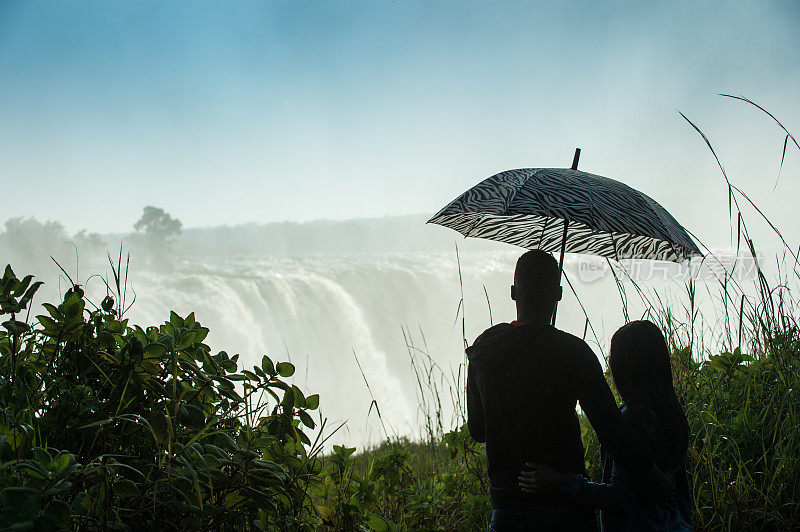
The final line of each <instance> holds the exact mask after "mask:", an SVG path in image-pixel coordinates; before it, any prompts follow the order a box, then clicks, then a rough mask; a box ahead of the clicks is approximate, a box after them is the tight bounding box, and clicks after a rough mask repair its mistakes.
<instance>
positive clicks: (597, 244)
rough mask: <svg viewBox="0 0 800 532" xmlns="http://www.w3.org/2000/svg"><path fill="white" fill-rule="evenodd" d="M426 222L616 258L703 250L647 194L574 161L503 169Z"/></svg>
mask: <svg viewBox="0 0 800 532" xmlns="http://www.w3.org/2000/svg"><path fill="white" fill-rule="evenodd" d="M578 153H579V152H578ZM577 156H578V155H577V154H576V161H575V164H574V166H577V164H576V163H577ZM428 223H435V224H438V225H443V226H445V227H449V228H451V229H455V230H456V231H458V232H459V233H461V234H463V235H464V236H470V237H475V238H486V239H489V240H497V241H500V242H506V243H508V244H514V245H517V246H520V247H523V248H527V249H541V250H543V251H549V252H556V251H561V252H562V253H563V252H567V253H588V254H592V255H599V256H601V257H607V258H610V259H615V260H620V259H626V258H632V259H655V260H666V261H673V262H681V261H683V260H685V259H687V258H690V257H692V256H696V255H702V253H701V252H700V250H699V249H698V248H697V246H696V245H695V243H694V242H693V241H692V239H691V238H690V237H689V235H688V234H687V232H686V230H685V229H684V228H683V227H682V226H681V225H680V224H679V223H678V222H677V221H676V220H675V218H673V217H672V215H670V214H669V213H668V212H667V211H666V210H665V209H664V208H663V207H662V206H661V205H659V204H658V203H656V202H655V201H654V200H653V199H652V198H650V197H649V196H647V195H645V194H643V193H641V192H639V191H638V190H635V189H633V188H631V187H629V186H627V185H625V184H623V183H620V182H619V181H615V180H613V179H609V178H607V177H603V176H599V175H594V174H589V173H587V172H582V171H578V170H574V169H570V168H520V169H518V170H507V171H505V172H500V173H499V174H496V175H494V176H492V177H490V178H488V179H485V180H484V181H481V182H480V183H478V184H477V185H475V186H474V187H472V188H471V189H469V190H468V191H466V192H464V193H463V194H461V195H460V196H459V197H458V198H456V199H455V200H453V201H452V202H451V203H449V204H448V205H447V206H446V207H445V208H443V209H442V210H441V211H439V212H438V213H437V214H436V215H435V216H434V217H433V218H431V219H430V220H429V221H428ZM565 240H566V245H564V241H565Z"/></svg>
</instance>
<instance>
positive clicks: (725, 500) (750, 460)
mask: <svg viewBox="0 0 800 532" xmlns="http://www.w3.org/2000/svg"><path fill="white" fill-rule="evenodd" d="M115 280H116V283H115V284H116V286H110V288H112V289H116V293H117V298H116V299H115V298H114V297H112V296H108V297H106V298H105V299H104V300H103V301H102V302H101V303H100V305H98V306H97V307H96V308H95V307H93V306H92V303H91V302H90V301H88V300H87V298H86V297H85V295H84V293H83V291H82V289H81V288H80V287H79V286H77V285H73V286H72V288H70V289H69V290H68V291H67V292H66V294H65V295H64V298H63V300H62V301H61V302H60V303H59V304H58V305H54V304H49V303H45V304H44V305H43V308H44V309H45V310H46V312H47V314H43V315H41V316H37V317H36V318H35V321H34V320H32V319H29V318H28V309H29V307H30V304H31V301H32V299H33V296H34V294H35V293H36V290H37V289H38V288H39V286H40V283H34V282H33V279H32V277H30V276H28V277H25V278H23V279H19V278H17V277H16V276H15V275H14V273H13V271H12V270H11V268H10V267H7V268H6V269H5V272H4V275H3V277H2V279H1V280H0V313H2V315H3V316H4V317H3V323H2V330H0V528H3V529H5V528H11V527H13V528H14V529H18V530H25V529H28V530H59V529H76V528H80V529H84V530H97V529H103V530H105V529H129V528H133V529H140V528H146V527H152V528H154V529H158V530H169V529H173V530H186V529H197V530H217V529H223V528H225V529H235V530H313V529H328V530H367V529H370V530H387V531H392V530H454V531H455V530H481V529H485V528H486V526H487V524H488V517H489V513H490V505H489V499H488V495H487V491H488V480H487V478H486V474H485V466H486V462H485V460H486V455H485V450H484V447H483V445H482V444H477V443H476V442H475V441H473V440H472V439H471V438H470V437H469V434H468V432H467V430H466V427H465V426H462V427H460V428H458V429H456V430H453V431H450V432H446V433H442V434H440V435H439V436H435V435H434V434H433V433H431V435H430V436H429V437H428V438H427V441H424V442H413V441H409V440H406V439H401V440H396V441H387V442H385V443H384V444H382V445H381V446H379V447H377V448H374V449H369V450H366V451H364V452H362V453H358V454H357V453H356V452H355V451H356V449H355V448H352V447H343V446H334V447H333V451H332V452H331V453H329V454H328V455H327V456H324V457H323V456H321V454H320V450H321V448H322V445H321V442H320V441H319V437H318V438H317V440H315V441H313V442H312V441H311V440H310V439H309V436H308V434H307V432H308V431H309V430H310V429H313V428H315V427H316V425H317V422H315V421H314V419H313V418H312V416H311V414H312V413H313V411H315V410H316V409H317V407H318V406H319V396H317V395H309V396H306V395H304V393H303V392H302V391H301V390H300V389H299V388H298V387H297V386H295V385H293V384H291V383H290V382H289V381H288V379H289V378H290V377H291V376H292V374H293V373H294V367H293V366H292V365H291V364H290V363H287V362H279V363H274V362H273V361H272V360H271V359H270V358H269V357H267V356H265V357H263V359H262V362H261V364H260V365H259V366H257V367H254V368H250V369H238V368H237V362H238V360H237V356H229V355H228V354H227V353H225V352H224V351H222V352H219V353H217V354H212V353H211V350H210V348H209V347H208V346H207V345H206V344H204V343H203V341H204V339H205V338H206V336H207V334H208V332H209V331H208V329H206V328H205V327H203V326H202V325H201V324H200V323H199V322H198V321H197V320H196V319H195V317H194V315H191V314H190V315H189V316H186V317H180V316H178V315H177V314H175V313H171V315H170V316H169V320H168V321H166V322H164V323H163V324H161V325H159V326H158V327H153V326H151V327H146V328H142V327H140V326H138V325H133V324H130V323H129V322H128V320H127V319H125V318H124V317H123V314H124V312H123V308H122V305H121V304H120V303H119V302H118V299H119V292H121V291H124V290H121V289H120V286H119V284H120V283H119V280H118V279H117V278H116V276H115ZM21 316H25V318H21ZM784 318H785V317H784ZM771 330H772V331H773V333H774V334H770V335H766V336H765V337H764V338H763V339H761V340H760V341H759V342H757V343H756V344H754V345H757V346H759V347H758V349H757V350H756V351H757V352H754V353H751V354H743V353H742V352H741V351H740V350H739V349H735V350H733V351H732V352H729V353H723V354H720V355H718V356H713V357H711V358H710V359H709V360H707V361H704V362H702V363H701V362H697V361H696V360H695V359H694V358H693V356H692V352H691V349H690V348H688V347H680V346H679V345H678V343H677V342H673V362H674V370H675V385H676V390H677V391H678V394H679V396H680V397H681V400H682V401H683V402H684V405H685V408H686V412H687V417H688V419H689V423H690V426H691V433H692V441H691V445H690V453H689V474H690V478H691V480H692V485H693V493H694V499H695V519H696V525H697V528H698V529H700V530H747V529H750V530H786V529H792V528H797V527H800V504H799V503H798V502H797V501H800V433H799V432H798V430H797V427H798V426H800V394H799V393H798V391H799V390H800V334H798V329H797V327H796V325H795V324H794V322H791V321H789V320H786V319H784V320H783V324H782V326H781V327H779V328H777V327H776V328H773V329H771ZM434 415H436V416H438V419H439V422H440V420H441V413H440V412H438V413H435V414H434ZM429 421H430V420H429ZM429 424H430V423H429ZM442 432H443V431H442ZM584 443H585V445H586V457H587V458H586V459H587V468H588V469H589V471H590V474H591V475H592V476H593V477H594V478H595V479H596V480H597V479H599V475H600V470H599V445H598V443H597V440H596V437H595V435H594V432H593V431H592V430H591V429H590V428H589V427H588V425H586V424H585V428H584Z"/></svg>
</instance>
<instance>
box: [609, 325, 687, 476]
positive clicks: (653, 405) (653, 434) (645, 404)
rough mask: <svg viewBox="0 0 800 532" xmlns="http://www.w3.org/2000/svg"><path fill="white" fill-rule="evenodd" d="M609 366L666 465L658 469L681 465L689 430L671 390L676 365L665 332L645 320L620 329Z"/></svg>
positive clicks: (639, 422)
mask: <svg viewBox="0 0 800 532" xmlns="http://www.w3.org/2000/svg"><path fill="white" fill-rule="evenodd" d="M608 365H609V367H610V369H611V375H612V377H613V378H614V385H615V386H616V388H617V391H618V392H619V395H620V396H621V397H622V401H623V402H624V403H625V406H626V407H627V408H628V409H630V410H631V413H632V414H633V416H634V419H635V420H636V421H637V423H638V424H639V425H640V427H641V429H642V430H643V431H644V435H645V436H646V437H647V439H648V440H649V441H648V443H649V444H650V445H651V446H652V449H653V450H654V451H656V453H657V455H660V457H663V459H664V460H666V463H664V464H659V465H660V466H662V467H665V466H666V467H675V466H678V465H680V464H683V463H684V460H685V458H686V449H687V446H688V442H689V424H688V423H687V422H686V415H685V414H684V412H683V407H682V406H681V404H680V402H679V401H678V397H677V395H675V388H674V387H673V386H672V365H671V364H670V358H669V350H668V348H667V342H666V340H665V339H664V335H663V334H662V333H661V330H660V329H659V328H658V327H657V326H656V325H655V324H654V323H653V322H651V321H647V320H642V321H633V322H631V323H628V324H627V325H624V326H622V327H621V328H620V329H619V330H618V331H617V332H616V333H614V336H613V337H612V338H611V354H610V356H609V358H608ZM651 410H652V412H654V413H655V419H653V418H652V414H651V413H650V411H651ZM653 425H655V427H653ZM653 428H655V430H653Z"/></svg>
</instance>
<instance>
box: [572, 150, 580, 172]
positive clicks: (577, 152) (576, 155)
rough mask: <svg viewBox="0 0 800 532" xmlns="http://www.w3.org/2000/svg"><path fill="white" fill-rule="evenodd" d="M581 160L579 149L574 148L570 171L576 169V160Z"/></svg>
mask: <svg viewBox="0 0 800 532" xmlns="http://www.w3.org/2000/svg"><path fill="white" fill-rule="evenodd" d="M580 158H581V149H580V148H575V157H573V158H572V169H573V170H577V169H578V160H579V159H580Z"/></svg>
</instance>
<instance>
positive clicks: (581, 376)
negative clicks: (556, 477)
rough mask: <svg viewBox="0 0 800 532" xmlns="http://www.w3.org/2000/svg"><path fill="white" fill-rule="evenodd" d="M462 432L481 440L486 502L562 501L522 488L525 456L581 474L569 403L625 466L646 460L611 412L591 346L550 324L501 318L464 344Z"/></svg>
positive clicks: (644, 465) (564, 503) (563, 501)
mask: <svg viewBox="0 0 800 532" xmlns="http://www.w3.org/2000/svg"><path fill="white" fill-rule="evenodd" d="M467 357H468V359H469V365H468V371H467V414H468V415H467V418H468V425H469V432H470V434H471V435H472V437H473V438H474V439H475V440H477V441H479V442H486V455H487V461H488V473H489V480H490V482H491V494H492V506H493V507H494V508H521V507H536V506H559V507H569V506H572V505H573V504H574V503H571V502H570V501H569V500H568V498H567V497H566V496H565V495H563V494H561V493H542V494H524V493H523V492H522V491H521V490H520V489H519V485H518V476H519V473H520V471H521V470H522V468H523V466H524V464H525V462H538V463H544V464H548V465H550V466H551V467H553V468H555V469H558V470H560V471H562V472H572V473H581V474H584V475H585V474H586V469H585V467H584V451H583V443H582V442H581V427H580V423H579V421H578V415H577V413H576V410H575V406H576V402H580V405H581V409H582V410H583V412H584V413H585V414H586V416H587V417H588V418H589V422H590V423H591V424H592V427H593V428H594V430H595V432H596V433H597V436H598V438H599V440H600V443H601V444H602V445H603V446H604V448H606V449H608V450H609V451H610V452H611V453H612V454H613V455H614V457H615V459H616V460H617V461H618V462H620V463H622V464H624V465H626V466H627V467H629V469H630V470H632V471H638V472H643V471H646V470H647V469H648V468H650V467H651V465H652V461H651V459H650V457H649V456H648V454H647V452H646V450H645V449H644V447H643V446H642V445H641V443H640V442H639V440H638V439H637V438H636V436H635V435H634V434H633V432H632V431H631V429H630V428H629V427H628V426H627V425H626V424H625V423H624V421H623V420H622V417H621V416H620V414H619V411H618V410H617V406H616V403H615V402H614V397H613V396H612V394H611V390H610V389H609V387H608V384H607V383H606V380H605V377H604V376H603V370H602V368H601V366H600V362H599V361H598V360H597V357H596V356H595V354H594V352H593V351H592V350H591V348H589V346H588V345H587V344H586V342H584V341H583V340H581V339H580V338H578V337H576V336H573V335H571V334H568V333H565V332H563V331H559V330H558V329H556V328H555V327H552V326H550V325H539V324H527V325H512V324H508V323H503V324H499V325H495V326H494V327H492V328H490V329H487V330H486V331H485V332H484V333H483V334H481V335H480V336H479V337H478V338H477V339H476V340H475V343H474V344H473V345H472V346H470V347H469V348H467Z"/></svg>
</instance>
